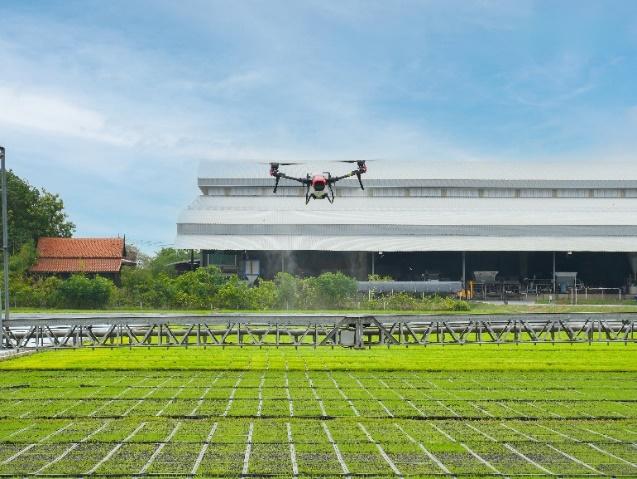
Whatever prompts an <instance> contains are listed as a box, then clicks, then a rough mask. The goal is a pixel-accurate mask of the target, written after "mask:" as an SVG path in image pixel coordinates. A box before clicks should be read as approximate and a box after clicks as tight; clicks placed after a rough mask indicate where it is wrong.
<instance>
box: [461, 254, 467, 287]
mask: <svg viewBox="0 0 637 479" xmlns="http://www.w3.org/2000/svg"><path fill="white" fill-rule="evenodd" d="M462 289H467V252H466V251H463V252H462Z"/></svg>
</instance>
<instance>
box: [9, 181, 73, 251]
mask: <svg viewBox="0 0 637 479" xmlns="http://www.w3.org/2000/svg"><path fill="white" fill-rule="evenodd" d="M7 213H8V223H9V249H10V251H11V252H16V251H18V250H19V249H20V248H21V247H22V245H24V244H25V243H28V242H30V241H33V242H35V241H37V239H38V238H39V237H41V236H56V237H69V236H71V235H72V234H73V231H74V230H75V225H74V224H73V223H71V222H70V221H69V220H68V217H67V214H66V212H65V211H64V203H63V201H62V199H61V198H60V197H59V196H58V195H56V194H53V193H49V192H48V191H46V190H44V189H42V190H39V189H38V188H35V187H33V186H31V185H30V184H29V183H28V182H27V181H25V180H23V179H22V178H20V177H19V176H18V175H16V174H15V173H13V171H11V170H9V171H8V172H7Z"/></svg>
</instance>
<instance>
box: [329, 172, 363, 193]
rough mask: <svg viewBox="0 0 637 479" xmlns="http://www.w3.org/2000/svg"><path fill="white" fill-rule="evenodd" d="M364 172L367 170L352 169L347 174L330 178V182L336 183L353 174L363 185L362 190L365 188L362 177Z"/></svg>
mask: <svg viewBox="0 0 637 479" xmlns="http://www.w3.org/2000/svg"><path fill="white" fill-rule="evenodd" d="M363 173H365V172H364V171H361V170H354V171H350V172H349V173H347V174H346V175H342V176H334V177H332V178H330V179H329V183H330V184H333V183H336V182H337V181H341V180H344V179H345V178H351V177H352V176H355V177H356V178H358V184H359V185H361V190H364V189H365V187H364V186H363V180H362V179H361V175H362V174H363Z"/></svg>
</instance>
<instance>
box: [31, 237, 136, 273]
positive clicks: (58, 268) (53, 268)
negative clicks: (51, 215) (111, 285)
mask: <svg viewBox="0 0 637 479" xmlns="http://www.w3.org/2000/svg"><path fill="white" fill-rule="evenodd" d="M37 252H38V261H37V263H36V264H35V265H33V267H32V268H31V271H32V272H34V273H82V272H86V273H116V272H118V271H119V270H120V269H121V267H122V259H123V256H124V240H123V239H122V238H40V239H39V240H38V247H37Z"/></svg>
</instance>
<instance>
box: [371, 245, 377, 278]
mask: <svg viewBox="0 0 637 479" xmlns="http://www.w3.org/2000/svg"><path fill="white" fill-rule="evenodd" d="M374 274H376V252H375V251H372V276H373V275H374Z"/></svg>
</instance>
